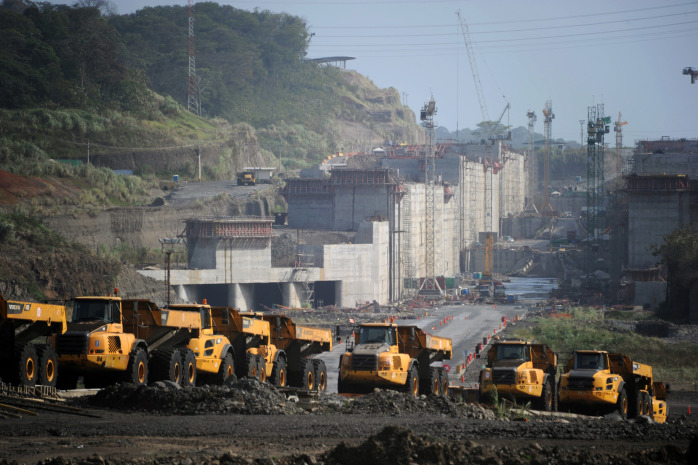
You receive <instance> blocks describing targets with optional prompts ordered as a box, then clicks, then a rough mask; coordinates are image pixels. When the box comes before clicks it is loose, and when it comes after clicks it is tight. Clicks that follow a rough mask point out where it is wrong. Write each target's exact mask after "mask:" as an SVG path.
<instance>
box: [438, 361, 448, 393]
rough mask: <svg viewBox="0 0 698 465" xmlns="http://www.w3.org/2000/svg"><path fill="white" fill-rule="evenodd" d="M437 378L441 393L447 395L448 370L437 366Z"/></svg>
mask: <svg viewBox="0 0 698 465" xmlns="http://www.w3.org/2000/svg"><path fill="white" fill-rule="evenodd" d="M439 380H440V381H441V395H442V396H444V397H448V387H449V383H448V371H446V369H445V368H439Z"/></svg>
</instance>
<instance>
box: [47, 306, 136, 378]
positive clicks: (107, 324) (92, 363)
mask: <svg viewBox="0 0 698 465" xmlns="http://www.w3.org/2000/svg"><path fill="white" fill-rule="evenodd" d="M54 347H55V348H56V352H57V353H58V364H59V366H60V375H59V377H58V387H59V388H61V389H75V387H76V386H77V383H78V378H79V377H80V376H82V377H83V380H84V382H85V387H98V386H101V385H104V384H107V383H112V382H117V381H121V382H128V383H134V384H139V385H142V384H146V383H147V382H148V345H147V343H146V342H145V341H144V340H142V339H138V338H136V336H135V334H133V333H129V332H125V331H124V321H123V312H122V308H121V297H118V296H117V295H114V296H85V297H76V298H75V299H73V300H72V317H71V320H70V322H69V323H68V330H67V331H66V332H64V333H63V334H58V335H56V336H55V345H54Z"/></svg>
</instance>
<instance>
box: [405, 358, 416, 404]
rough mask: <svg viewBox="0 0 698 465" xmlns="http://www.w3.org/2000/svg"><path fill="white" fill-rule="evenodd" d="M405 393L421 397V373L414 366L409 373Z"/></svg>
mask: <svg viewBox="0 0 698 465" xmlns="http://www.w3.org/2000/svg"><path fill="white" fill-rule="evenodd" d="M405 392H407V394H408V395H410V396H412V397H417V396H418V395H419V373H418V372H417V367H415V366H414V365H413V366H412V368H410V371H409V372H408V373H407V382H406V383H405Z"/></svg>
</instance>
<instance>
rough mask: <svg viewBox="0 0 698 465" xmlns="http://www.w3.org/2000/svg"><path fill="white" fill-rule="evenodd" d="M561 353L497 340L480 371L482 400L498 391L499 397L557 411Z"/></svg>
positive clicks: (531, 344)
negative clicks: (558, 367) (557, 374)
mask: <svg viewBox="0 0 698 465" xmlns="http://www.w3.org/2000/svg"><path fill="white" fill-rule="evenodd" d="M556 371H557V354H556V353H555V352H553V351H552V350H551V349H550V347H548V346H547V345H545V344H535V343H531V342H526V341H522V340H520V339H517V340H500V341H496V342H495V343H494V344H492V346H491V347H490V350H489V351H488V352H487V365H486V366H485V368H484V369H483V370H482V371H480V400H481V401H487V400H488V397H489V396H491V393H493V392H494V391H496V392H497V395H498V396H499V397H505V398H506V397H508V396H510V397H513V398H514V400H517V401H519V400H523V401H531V402H532V403H533V405H534V407H535V408H536V409H538V410H542V411H546V412H550V411H552V410H556V407H557V405H556V404H557V402H556V392H557V380H556Z"/></svg>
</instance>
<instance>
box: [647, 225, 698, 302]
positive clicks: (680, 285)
mask: <svg viewBox="0 0 698 465" xmlns="http://www.w3.org/2000/svg"><path fill="white" fill-rule="evenodd" d="M651 250H652V254H653V255H654V256H655V257H660V261H661V263H662V264H663V265H664V266H665V268H666V273H667V304H668V305H669V307H670V308H673V309H677V310H679V311H678V313H680V314H681V315H687V314H688V312H689V303H690V302H689V292H690V289H691V286H692V285H693V283H694V282H695V281H696V280H698V230H697V229H696V228H695V227H694V226H693V225H691V226H687V227H684V228H681V229H676V230H674V231H673V232H671V233H669V234H667V235H666V236H664V243H663V244H662V245H660V246H657V245H652V247H651Z"/></svg>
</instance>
